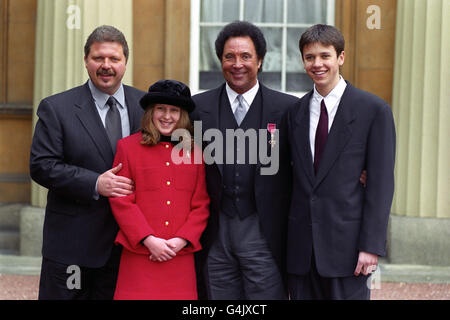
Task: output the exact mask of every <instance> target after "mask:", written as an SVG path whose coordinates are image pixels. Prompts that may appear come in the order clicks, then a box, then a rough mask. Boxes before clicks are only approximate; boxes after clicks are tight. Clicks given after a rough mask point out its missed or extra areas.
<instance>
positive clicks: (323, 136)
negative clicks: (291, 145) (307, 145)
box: [314, 99, 328, 173]
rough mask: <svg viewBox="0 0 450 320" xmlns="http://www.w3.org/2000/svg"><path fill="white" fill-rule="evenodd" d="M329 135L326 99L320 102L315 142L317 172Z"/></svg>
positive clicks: (315, 168) (315, 167)
mask: <svg viewBox="0 0 450 320" xmlns="http://www.w3.org/2000/svg"><path fill="white" fill-rule="evenodd" d="M327 137H328V113H327V108H326V106H325V99H322V102H321V103H320V118H319V124H318V125H317V130H316V141H315V143H314V172H315V173H317V170H318V168H319V162H320V158H322V153H323V149H325V143H326V142H327Z"/></svg>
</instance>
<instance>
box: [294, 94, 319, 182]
mask: <svg viewBox="0 0 450 320" xmlns="http://www.w3.org/2000/svg"><path fill="white" fill-rule="evenodd" d="M311 95H312V91H310V92H309V93H308V94H307V95H306V96H305V97H304V98H303V99H302V100H301V104H300V110H299V111H298V112H297V114H296V117H295V119H294V121H295V124H296V126H295V129H294V137H295V138H294V139H293V140H294V143H295V147H296V148H295V151H296V156H297V158H298V159H300V163H301V165H302V167H303V170H304V171H305V173H306V176H307V178H308V180H309V182H310V183H311V185H314V180H315V177H314V167H313V160H312V154H311V143H310V141H309V121H310V119H309V102H310V100H311ZM293 156H294V155H293Z"/></svg>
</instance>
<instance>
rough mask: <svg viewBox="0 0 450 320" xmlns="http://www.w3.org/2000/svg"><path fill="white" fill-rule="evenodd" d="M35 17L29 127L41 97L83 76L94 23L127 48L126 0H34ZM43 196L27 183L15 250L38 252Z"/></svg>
mask: <svg viewBox="0 0 450 320" xmlns="http://www.w3.org/2000/svg"><path fill="white" fill-rule="evenodd" d="M36 20H37V21H36V24H37V25H36V55H35V77H34V96H33V127H34V125H35V123H36V121H37V117H36V111H37V107H38V105H39V102H40V101H41V100H42V99H43V98H45V97H47V96H49V95H52V94H55V93H58V92H62V91H65V90H67V89H70V88H73V87H75V86H79V85H82V84H83V83H85V82H86V81H87V79H88V75H87V71H86V69H85V66H84V60H83V57H84V50H83V48H84V44H85V42H86V39H87V37H88V36H89V34H90V33H91V32H92V31H93V30H94V29H95V28H96V27H97V26H100V25H104V24H107V25H113V26H115V27H116V28H118V29H119V30H120V31H122V32H123V33H124V35H125V37H126V39H127V42H128V46H129V48H130V51H131V49H132V48H133V39H132V35H133V30H132V29H133V28H132V26H133V8H132V0H38V8H37V19H36ZM132 54H133V52H132V51H131V53H130V57H129V59H128V63H127V71H126V73H125V76H124V78H123V82H124V83H126V84H128V85H132V79H133V70H132V69H133V68H132V67H133V58H132ZM46 197H47V189H45V188H43V187H41V186H39V185H37V184H36V183H34V182H33V183H32V186H31V205H32V206H33V207H25V208H23V209H22V214H21V226H22V228H21V245H20V247H21V254H24V255H40V249H41V243H42V223H43V216H44V210H43V209H39V208H44V207H45V205H46ZM38 213H39V214H38ZM38 217H39V218H38ZM30 248H32V249H30Z"/></svg>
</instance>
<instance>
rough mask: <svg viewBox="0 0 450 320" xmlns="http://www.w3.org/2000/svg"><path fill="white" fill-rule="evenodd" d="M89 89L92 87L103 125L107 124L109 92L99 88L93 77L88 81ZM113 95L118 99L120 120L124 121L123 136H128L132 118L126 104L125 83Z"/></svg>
mask: <svg viewBox="0 0 450 320" xmlns="http://www.w3.org/2000/svg"><path fill="white" fill-rule="evenodd" d="M88 83H89V89H91V93H92V97H93V98H94V102H95V106H96V107H97V111H98V114H99V115H100V118H101V119H102V122H103V126H105V119H106V114H107V113H108V110H109V106H108V105H107V104H106V101H108V98H109V97H110V96H109V94H107V93H104V92H102V91H100V90H99V89H97V87H96V86H94V84H93V83H92V81H91V79H89V81H88ZM113 97H114V98H115V99H116V101H117V104H116V105H117V109H118V110H119V113H120V120H121V123H122V137H128V136H129V135H130V120H129V118H128V110H127V107H126V104H125V92H124V90H123V85H122V84H120V87H119V89H117V91H116V92H115V93H114V94H113Z"/></svg>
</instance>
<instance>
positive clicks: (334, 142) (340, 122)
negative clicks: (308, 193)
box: [315, 83, 355, 187]
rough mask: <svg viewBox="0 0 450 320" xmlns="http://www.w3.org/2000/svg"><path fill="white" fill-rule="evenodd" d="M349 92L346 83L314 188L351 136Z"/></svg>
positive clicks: (351, 115) (349, 88)
mask: <svg viewBox="0 0 450 320" xmlns="http://www.w3.org/2000/svg"><path fill="white" fill-rule="evenodd" d="M351 91H352V87H351V85H350V84H349V83H347V87H346V89H345V91H344V94H343V95H342V98H341V101H340V103H339V106H338V110H337V112H336V116H335V118H334V121H333V125H332V126H331V130H330V133H329V134H328V138H327V142H326V145H325V150H324V152H323V155H322V159H321V160H320V165H319V168H318V171H317V177H316V181H315V186H316V187H317V186H318V185H319V184H320V182H321V181H322V180H323V179H324V178H325V176H326V175H327V173H328V172H329V171H330V169H331V167H332V166H333V164H334V162H335V161H336V159H337V158H338V156H339V154H340V153H341V151H342V150H343V149H344V147H345V145H346V144H347V142H348V141H349V139H350V137H351V135H352V130H351V123H352V122H353V121H354V119H355V114H354V113H353V110H352V106H353V103H352V101H351V96H352V94H351Z"/></svg>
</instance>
